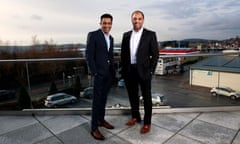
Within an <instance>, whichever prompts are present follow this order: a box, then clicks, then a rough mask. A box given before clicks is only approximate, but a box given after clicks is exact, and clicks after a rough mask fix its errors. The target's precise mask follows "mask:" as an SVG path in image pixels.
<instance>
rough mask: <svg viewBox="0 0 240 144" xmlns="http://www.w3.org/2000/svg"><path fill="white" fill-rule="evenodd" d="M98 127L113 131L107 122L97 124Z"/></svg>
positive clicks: (112, 127)
mask: <svg viewBox="0 0 240 144" xmlns="http://www.w3.org/2000/svg"><path fill="white" fill-rule="evenodd" d="M98 126H101V127H105V128H107V129H114V126H113V125H111V124H110V123H109V122H107V121H103V122H98Z"/></svg>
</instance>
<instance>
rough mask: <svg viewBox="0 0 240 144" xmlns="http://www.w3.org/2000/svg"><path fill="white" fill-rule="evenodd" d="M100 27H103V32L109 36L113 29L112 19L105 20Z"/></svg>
mask: <svg viewBox="0 0 240 144" xmlns="http://www.w3.org/2000/svg"><path fill="white" fill-rule="evenodd" d="M100 26H101V29H102V31H103V32H104V33H105V34H108V33H109V32H110V30H111V28H112V20H111V18H103V19H102V20H101V22H100Z"/></svg>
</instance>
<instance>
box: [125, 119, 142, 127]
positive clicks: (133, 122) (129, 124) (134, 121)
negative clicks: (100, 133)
mask: <svg viewBox="0 0 240 144" xmlns="http://www.w3.org/2000/svg"><path fill="white" fill-rule="evenodd" d="M136 122H140V120H138V119H137V118H131V119H130V120H129V121H128V122H127V123H126V125H128V126H133V125H135V123H136Z"/></svg>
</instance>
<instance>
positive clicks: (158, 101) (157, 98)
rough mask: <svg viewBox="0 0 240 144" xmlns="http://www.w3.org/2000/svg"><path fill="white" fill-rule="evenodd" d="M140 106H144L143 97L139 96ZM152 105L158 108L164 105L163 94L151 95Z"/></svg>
mask: <svg viewBox="0 0 240 144" xmlns="http://www.w3.org/2000/svg"><path fill="white" fill-rule="evenodd" d="M139 100H140V104H141V105H143V104H144V100H143V97H142V96H140V98H139ZM152 104H153V106H160V105H166V98H165V96H164V95H163V94H160V93H152Z"/></svg>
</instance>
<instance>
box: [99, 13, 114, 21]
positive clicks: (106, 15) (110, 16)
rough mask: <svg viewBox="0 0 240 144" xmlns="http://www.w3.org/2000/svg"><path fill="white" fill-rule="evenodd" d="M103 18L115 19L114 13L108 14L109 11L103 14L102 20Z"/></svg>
mask: <svg viewBox="0 0 240 144" xmlns="http://www.w3.org/2000/svg"><path fill="white" fill-rule="evenodd" d="M103 18H110V19H111V21H112V20H113V17H112V15H111V14H108V13H105V14H103V15H102V16H101V21H102V19H103Z"/></svg>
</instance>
